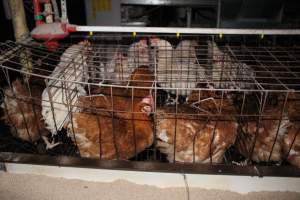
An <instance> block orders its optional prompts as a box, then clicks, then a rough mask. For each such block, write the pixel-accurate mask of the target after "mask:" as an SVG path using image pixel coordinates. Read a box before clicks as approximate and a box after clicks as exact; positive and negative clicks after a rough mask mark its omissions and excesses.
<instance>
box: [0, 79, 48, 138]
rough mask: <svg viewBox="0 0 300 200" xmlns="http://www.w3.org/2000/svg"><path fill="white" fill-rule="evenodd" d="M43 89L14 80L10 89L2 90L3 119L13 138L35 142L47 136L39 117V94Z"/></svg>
mask: <svg viewBox="0 0 300 200" xmlns="http://www.w3.org/2000/svg"><path fill="white" fill-rule="evenodd" d="M43 89H44V88H43V87H42V86H39V85H38V84H30V90H29V89H28V87H27V85H26V83H23V82H22V81H21V80H19V79H16V80H15V81H13V82H12V84H11V88H6V89H5V90H4V96H5V98H4V103H3V107H4V110H5V112H4V113H5V115H4V119H5V121H6V122H7V123H8V124H10V125H11V133H12V135H13V136H15V137H17V138H20V139H22V140H25V141H28V142H36V141H37V140H38V139H40V137H41V136H45V135H47V134H48V133H49V132H48V131H47V130H46V128H45V125H44V122H43V120H42V115H41V94H42V92H43Z"/></svg>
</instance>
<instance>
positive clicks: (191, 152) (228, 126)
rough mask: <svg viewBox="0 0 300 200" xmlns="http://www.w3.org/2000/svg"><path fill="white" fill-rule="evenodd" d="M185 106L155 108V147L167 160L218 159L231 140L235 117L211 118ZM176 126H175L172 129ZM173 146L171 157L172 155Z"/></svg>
mask: <svg viewBox="0 0 300 200" xmlns="http://www.w3.org/2000/svg"><path fill="white" fill-rule="evenodd" d="M196 114H199V113H198V112H197V111H196V110H195V109H193V108H190V107H188V106H180V107H178V108H177V115H176V114H175V108H174V107H165V108H162V109H158V117H157V123H156V134H157V135H156V137H157V138H158V139H159V140H158V142H157V147H158V148H159V149H160V151H161V152H163V153H165V154H167V158H168V160H169V161H170V162H173V161H174V160H175V161H179V162H194V161H195V162H202V163H208V162H210V161H212V162H214V163H220V162H222V160H223V156H224V153H225V151H226V150H227V149H228V148H229V147H230V146H231V145H232V144H233V143H234V141H235V137H236V129H237V124H236V122H235V121H221V120H216V119H215V120H212V118H209V117H207V116H205V115H204V116H202V117H201V116H196ZM175 127H176V129H175ZM174 150H175V158H174Z"/></svg>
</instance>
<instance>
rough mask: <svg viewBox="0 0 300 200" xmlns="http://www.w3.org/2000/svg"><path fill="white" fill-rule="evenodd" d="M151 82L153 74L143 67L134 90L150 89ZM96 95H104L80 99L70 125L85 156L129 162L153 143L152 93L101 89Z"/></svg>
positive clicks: (133, 83)
mask: <svg viewBox="0 0 300 200" xmlns="http://www.w3.org/2000/svg"><path fill="white" fill-rule="evenodd" d="M142 80H143V81H144V80H149V81H148V82H143V81H142ZM151 80H153V75H152V73H151V71H150V70H148V69H147V68H144V67H143V68H141V67H139V68H137V69H136V70H135V71H134V72H133V74H132V75H131V82H130V86H137V85H139V86H141V87H148V86H151V85H152V82H151ZM93 92H94V93H98V92H101V94H98V95H92V96H83V97H79V100H78V103H77V106H78V108H79V109H78V111H76V112H74V113H73V114H72V119H73V120H72V123H69V124H67V130H68V132H69V135H70V136H71V138H72V139H73V141H74V142H75V143H76V144H77V147H78V149H79V151H80V154H81V156H83V157H92V158H100V159H129V158H131V157H134V156H135V155H136V154H137V153H139V152H142V151H143V150H144V149H145V148H147V147H149V146H150V145H151V144H152V143H153V127H152V121H151V118H150V117H149V114H150V113H151V111H152V108H153V99H152V96H151V95H150V91H149V89H135V90H133V91H132V90H128V89H123V88H115V87H114V88H106V87H101V88H98V89H94V91H93ZM132 95H133V96H132Z"/></svg>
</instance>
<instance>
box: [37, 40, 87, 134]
mask: <svg viewBox="0 0 300 200" xmlns="http://www.w3.org/2000/svg"><path fill="white" fill-rule="evenodd" d="M88 49H89V43H88V42H86V41H83V42H80V43H79V44H75V45H72V46H71V47H69V48H68V49H67V50H66V51H65V52H64V53H63V55H62V56H61V58H60V62H59V64H58V66H57V67H56V68H55V69H54V71H53V72H52V74H51V75H50V77H51V79H50V81H49V82H48V87H47V88H46V89H45V90H44V91H43V94H42V115H43V119H44V120H45V124H46V128H47V129H48V130H49V131H50V132H51V133H52V135H53V134H56V133H57V131H59V130H60V129H61V128H62V126H63V124H64V123H65V122H66V120H69V112H70V111H74V110H75V109H76V108H75V107H72V105H75V103H76V101H77V98H78V96H81V95H86V92H85V90H84V88H83V86H82V85H80V84H76V83H73V82H72V81H85V79H87V76H88V75H87V63H86V61H87V51H88ZM55 79H61V80H64V81H59V80H55Z"/></svg>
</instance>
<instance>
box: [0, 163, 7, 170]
mask: <svg viewBox="0 0 300 200" xmlns="http://www.w3.org/2000/svg"><path fill="white" fill-rule="evenodd" d="M0 171H5V172H6V167H5V163H3V162H0Z"/></svg>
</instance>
